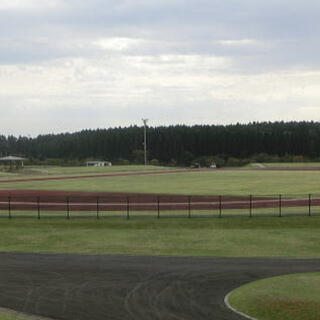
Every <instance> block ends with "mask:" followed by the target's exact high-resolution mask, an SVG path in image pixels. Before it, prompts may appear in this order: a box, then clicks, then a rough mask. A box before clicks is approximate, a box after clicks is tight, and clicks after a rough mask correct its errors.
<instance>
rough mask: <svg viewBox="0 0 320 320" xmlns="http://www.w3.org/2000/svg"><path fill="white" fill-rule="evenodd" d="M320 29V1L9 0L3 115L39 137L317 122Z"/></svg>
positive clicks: (3, 44)
mask: <svg viewBox="0 0 320 320" xmlns="http://www.w3.org/2000/svg"><path fill="white" fill-rule="evenodd" d="M319 31H320V3H319V2H318V1H315V0H306V1H303V2H301V1H298V0H296V1H295V0H282V1H279V0H270V1H264V0H242V1H239V0H228V1H224V0H158V1H150V0H108V1H106V0H91V1H87V0H3V1H0V40H1V41H0V82H1V84H2V86H1V87H0V102H1V105H0V108H1V109H3V110H4V109H5V107H4V106H5V105H9V106H10V107H11V110H17V113H19V117H20V118H19V119H20V120H19V121H20V122H19V128H20V129H19V130H20V131H19V130H18V129H16V130H17V132H19V133H23V132H28V133H31V134H36V133H37V132H42V133H43V132H45V131H46V130H47V128H52V130H56V131H63V130H73V131H74V130H79V129H81V128H86V127H95V126H97V127H98V126H113V125H119V124H123V125H126V124H130V123H131V122H132V121H133V120H132V119H134V118H135V117H137V118H138V119H140V118H141V114H147V115H148V116H149V117H151V118H153V119H154V122H157V124H161V123H175V122H178V123H189V124H190V123H197V122H198V123H205V122H209V123H210V122H218V123H227V122H237V121H250V120H252V121H253V120H279V119H281V117H283V119H290V117H291V118H292V119H296V118H297V119H306V120H307V119H311V118H312V119H313V120H315V119H316V115H317V112H316V111H317V110H318V108H319V107H320V106H319V105H318V102H317V101H319V99H320V94H318V93H317V92H320V90H319V89H320V88H319V86H320V79H319V70H320V59H319V53H320V52H319V51H320V42H319V41H318V33H319ZM21 110H24V112H22V113H21ZM62 114H63V115H64V116H63V117H61V115H62ZM12 118H13V116H12V113H10V112H7V114H6V115H5V116H4V117H3V119H6V120H5V125H3V126H2V128H3V129H4V130H5V131H7V132H11V131H10V130H11V128H12V125H11V121H10V119H12ZM155 119H157V120H155ZM12 121H13V120H12ZM35 123H41V125H35ZM6 125H7V127H6ZM28 128H31V129H28ZM11 133H12V132H11Z"/></svg>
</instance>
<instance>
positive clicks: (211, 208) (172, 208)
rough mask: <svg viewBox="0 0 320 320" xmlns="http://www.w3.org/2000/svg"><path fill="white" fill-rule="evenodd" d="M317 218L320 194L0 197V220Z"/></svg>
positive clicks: (319, 209)
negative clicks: (303, 216)
mask: <svg viewBox="0 0 320 320" xmlns="http://www.w3.org/2000/svg"><path fill="white" fill-rule="evenodd" d="M298 215H305V216H318V215H320V194H319V195H317V194H307V195H301V194H300V195H293V194H290V195H281V194H280V195H259V196H254V195H248V196H236V195H218V196H197V195H192V196H191V195H158V196H157V195H150V196H146V195H141V196H137V195H134V196H97V197H88V196H70V195H66V196H64V197H62V196H44V195H38V196H30V195H25V196H23V195H10V196H0V217H3V218H9V219H12V218H15V217H36V218H38V219H41V218H45V217H64V218H66V219H70V218H72V217H94V218H96V219H100V218H107V217H123V218H126V219H130V218H133V217H155V218H158V219H160V218H161V217H186V218H193V217H194V218H195V217H218V218H222V217H228V216H247V217H250V218H252V217H255V216H277V217H283V216H298Z"/></svg>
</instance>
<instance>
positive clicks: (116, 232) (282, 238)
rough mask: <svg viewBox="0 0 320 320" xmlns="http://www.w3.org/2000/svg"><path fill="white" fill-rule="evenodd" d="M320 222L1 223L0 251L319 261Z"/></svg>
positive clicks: (42, 221) (73, 221)
mask: <svg viewBox="0 0 320 320" xmlns="http://www.w3.org/2000/svg"><path fill="white" fill-rule="evenodd" d="M319 231H320V219H319V218H313V217H311V218H300V217H290V218H282V219H278V218H256V219H249V218H237V217H234V218H228V219H205V218H204V219H173V218H172V219H160V220H156V219H138V218H137V219H134V220H129V221H127V220H124V219H123V220H122V219H120V220H119V219H103V220H98V221H97V220H94V219H75V220H72V219H71V220H70V221H66V220H65V219H43V220H40V221H38V220H36V219H12V220H10V221H9V220H7V219H1V221H0V233H1V242H0V251H8V252H10V251H18V252H49V253H59V252H60V253H61V252H63V253H89V254H108V253H109V254H142V255H174V256H211V257H292V258H293V257H295V258H312V257H320V238H319Z"/></svg>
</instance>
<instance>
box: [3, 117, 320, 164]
mask: <svg viewBox="0 0 320 320" xmlns="http://www.w3.org/2000/svg"><path fill="white" fill-rule="evenodd" d="M147 146H148V159H149V161H152V163H153V164H158V163H162V164H171V165H191V164H192V163H193V164H194V163H195V162H198V163H199V162H200V163H202V164H209V163H210V162H212V161H214V162H216V163H218V165H224V164H229V165H232V164H233V163H234V164H235V165H237V164H241V163H245V162H247V161H249V160H250V161H253V160H254V161H303V160H307V161H308V160H319V158H320V123H319V122H273V123H271V122H263V123H249V124H234V125H225V126H223V125H195V126H185V125H176V126H168V127H164V126H160V127H148V130H147ZM0 154H1V155H2V156H5V155H9V154H10V155H22V156H25V157H27V158H29V159H30V161H31V163H32V162H33V163H36V162H37V161H38V162H39V161H42V162H45V161H48V162H50V161H51V162H54V161H56V162H57V161H60V162H61V161H63V163H66V164H67V163H69V164H71V163H76V162H81V161H82V162H83V160H84V159H101V160H110V161H112V162H114V163H123V164H126V163H129V162H130V163H142V162H143V127H137V126H131V127H126V128H109V129H96V130H83V131H80V132H75V133H63V134H47V135H39V136H38V137H35V138H30V137H24V136H20V137H14V136H5V135H1V136H0ZM55 159H56V160H55ZM57 159H60V160H57Z"/></svg>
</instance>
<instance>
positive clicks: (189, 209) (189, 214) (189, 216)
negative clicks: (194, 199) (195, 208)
mask: <svg viewBox="0 0 320 320" xmlns="http://www.w3.org/2000/svg"><path fill="white" fill-rule="evenodd" d="M188 218H189V219H190V218H191V196H188Z"/></svg>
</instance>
